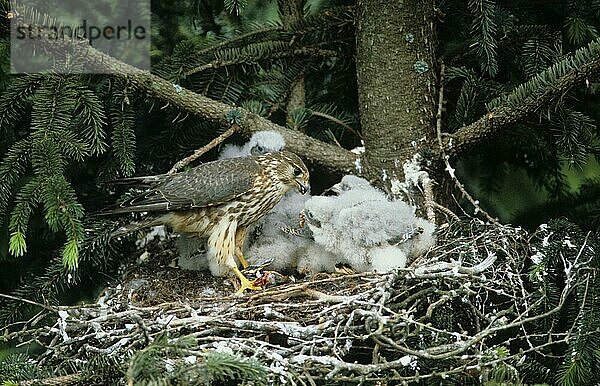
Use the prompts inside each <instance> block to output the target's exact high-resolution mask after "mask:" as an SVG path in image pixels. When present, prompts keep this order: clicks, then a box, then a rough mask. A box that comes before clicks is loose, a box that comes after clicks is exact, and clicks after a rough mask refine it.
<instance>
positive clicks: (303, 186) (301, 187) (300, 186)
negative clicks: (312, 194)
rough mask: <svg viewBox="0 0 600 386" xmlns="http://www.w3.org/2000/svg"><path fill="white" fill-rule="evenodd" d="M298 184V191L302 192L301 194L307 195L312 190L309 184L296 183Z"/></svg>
mask: <svg viewBox="0 0 600 386" xmlns="http://www.w3.org/2000/svg"><path fill="white" fill-rule="evenodd" d="M296 182H297V183H298V191H299V192H300V194H305V193H306V192H308V191H309V190H310V185H309V183H308V182H306V183H302V182H300V181H296Z"/></svg>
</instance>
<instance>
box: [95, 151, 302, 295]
mask: <svg viewBox="0 0 600 386" xmlns="http://www.w3.org/2000/svg"><path fill="white" fill-rule="evenodd" d="M128 180H129V181H131V180H133V181H136V182H138V183H141V184H143V185H146V186H147V187H148V188H147V190H145V191H144V192H143V193H142V194H140V195H138V196H136V197H134V198H132V199H129V200H127V201H125V202H123V203H122V204H120V205H119V206H118V207H116V208H112V209H111V210H109V211H108V212H105V214H113V213H128V212H149V213H151V214H153V215H154V219H153V220H151V222H149V223H147V224H146V225H158V224H165V225H168V226H171V227H172V228H173V229H174V230H175V231H177V232H181V233H187V234H194V235H197V236H199V237H208V243H207V244H208V245H207V246H208V248H207V249H208V253H207V257H208V262H209V267H210V270H211V272H212V274H213V275H215V276H223V275H226V274H228V273H231V272H233V273H235V275H236V276H237V277H238V278H239V280H240V282H241V285H240V288H239V290H238V293H242V292H243V291H244V290H245V289H251V290H258V289H260V287H259V286H257V285H255V284H254V283H253V282H252V281H250V280H248V279H247V278H246V277H245V276H244V275H243V274H242V273H241V272H240V270H239V269H238V267H237V264H236V262H235V260H234V256H235V257H237V259H238V260H239V262H240V263H241V264H242V266H243V267H244V268H246V267H247V266H248V262H247V261H246V259H245V258H244V255H243V251H242V248H243V246H244V239H245V237H246V229H247V228H248V226H250V225H251V224H252V223H254V222H256V221H257V220H258V219H260V218H261V217H262V216H264V215H265V214H266V213H267V212H269V211H270V210H271V209H272V208H273V207H274V206H275V205H276V204H277V203H278V202H279V201H280V200H281V198H282V197H283V196H284V195H285V193H286V192H288V191H289V190H290V189H292V188H296V189H298V190H299V191H300V193H302V194H304V193H306V192H307V191H308V189H309V173H308V169H307V168H306V165H304V162H302V160H301V159H300V157H298V156H297V155H296V154H294V153H290V152H288V151H281V152H274V153H267V154H265V155H256V156H250V157H243V158H232V159H224V160H218V161H213V162H208V163H205V164H201V165H199V166H196V167H194V168H191V169H189V170H187V171H184V172H181V173H175V174H162V175H157V176H148V177H134V178H133V179H128Z"/></svg>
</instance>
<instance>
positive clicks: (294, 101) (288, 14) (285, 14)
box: [278, 0, 306, 127]
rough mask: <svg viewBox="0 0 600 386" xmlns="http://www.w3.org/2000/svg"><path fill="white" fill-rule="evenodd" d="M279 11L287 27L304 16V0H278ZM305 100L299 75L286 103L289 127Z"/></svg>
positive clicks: (303, 85) (302, 76)
mask: <svg viewBox="0 0 600 386" xmlns="http://www.w3.org/2000/svg"><path fill="white" fill-rule="evenodd" d="M278 6H279V12H280V13H281V20H282V22H283V26H284V27H285V28H286V29H289V28H290V27H291V26H292V25H293V24H294V23H297V22H299V21H300V20H302V19H303V17H304V0H279V2H278ZM305 100H306V87H305V84H304V75H301V76H300V77H298V79H296V80H295V81H294V83H292V86H291V87H290V91H289V95H288V98H287V105H286V122H287V123H288V126H290V127H291V125H290V124H291V122H292V120H293V114H294V111H296V110H297V109H300V108H304V106H305Z"/></svg>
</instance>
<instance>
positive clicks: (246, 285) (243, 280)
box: [233, 268, 262, 295]
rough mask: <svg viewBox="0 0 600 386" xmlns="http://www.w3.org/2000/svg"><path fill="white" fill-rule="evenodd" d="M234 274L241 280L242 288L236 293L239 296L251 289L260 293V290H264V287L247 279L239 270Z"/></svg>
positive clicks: (235, 269) (235, 270)
mask: <svg viewBox="0 0 600 386" xmlns="http://www.w3.org/2000/svg"><path fill="white" fill-rule="evenodd" d="M233 272H235V274H236V276H237V277H238V279H240V288H239V289H238V290H237V292H236V294H237V295H241V294H243V293H244V290H246V289H249V290H252V291H258V290H260V289H262V287H260V286H257V285H255V284H254V281H250V280H248V279H247V278H246V276H244V274H243V273H241V272H240V270H239V269H237V268H234V269H233Z"/></svg>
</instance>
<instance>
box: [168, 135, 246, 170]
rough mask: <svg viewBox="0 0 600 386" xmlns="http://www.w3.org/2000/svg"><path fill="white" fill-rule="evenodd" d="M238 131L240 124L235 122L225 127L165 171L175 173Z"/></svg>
mask: <svg viewBox="0 0 600 386" xmlns="http://www.w3.org/2000/svg"><path fill="white" fill-rule="evenodd" d="M239 131H240V126H238V125H237V124H233V125H231V126H230V127H229V129H227V130H226V131H225V132H224V133H223V134H221V135H219V136H218V137H217V138H215V139H213V140H212V141H210V142H209V143H207V144H206V145H205V146H202V147H201V148H200V149H197V150H195V151H194V154H192V155H190V156H188V157H186V158H184V159H182V160H179V161H177V162H176V163H175V165H173V167H172V168H171V169H170V170H169V171H168V172H167V174H173V173H177V172H178V171H179V170H181V169H183V168H184V167H186V166H187V165H189V164H190V163H192V162H194V161H195V160H197V159H198V158H200V157H201V156H202V155H204V154H205V153H206V152H207V151H209V150H212V149H213V148H215V147H216V146H218V145H220V144H221V143H223V141H225V140H226V139H227V138H229V137H231V136H232V135H233V134H235V133H236V132H239Z"/></svg>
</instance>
